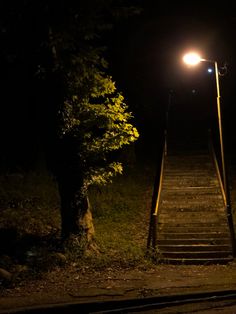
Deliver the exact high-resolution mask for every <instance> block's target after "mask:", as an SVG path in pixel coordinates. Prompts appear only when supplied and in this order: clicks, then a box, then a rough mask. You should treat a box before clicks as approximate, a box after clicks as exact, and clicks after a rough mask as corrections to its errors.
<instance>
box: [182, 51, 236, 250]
mask: <svg viewBox="0 0 236 314" xmlns="http://www.w3.org/2000/svg"><path fill="white" fill-rule="evenodd" d="M183 61H184V62H185V63H186V64H188V65H191V66H195V65H197V64H198V63H200V62H210V63H213V64H214V67H215V80H216V95H217V113H218V127H219V137H220V153H221V163H222V176H223V189H224V194H225V195H224V201H225V205H226V209H227V215H228V223H229V228H230V233H231V239H232V245H233V255H234V256H236V241H235V232H234V223H233V218H232V213H231V206H230V194H229V189H228V182H227V174H226V166H225V153H224V139H223V130H222V119H221V105H220V84H219V70H218V64H217V61H214V60H207V59H203V58H201V57H200V56H199V55H198V54H197V53H195V52H191V53H188V54H186V55H184V57H183Z"/></svg>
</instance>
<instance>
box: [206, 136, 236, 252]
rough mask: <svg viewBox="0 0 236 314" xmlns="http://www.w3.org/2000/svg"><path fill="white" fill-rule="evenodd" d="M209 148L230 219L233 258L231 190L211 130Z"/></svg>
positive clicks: (235, 249)
mask: <svg viewBox="0 0 236 314" xmlns="http://www.w3.org/2000/svg"><path fill="white" fill-rule="evenodd" d="M208 134H209V138H208V139H209V147H210V150H211V153H212V156H213V159H214V164H215V167H216V172H217V176H218V180H219V183H220V188H221V192H222V196H223V200H224V205H225V207H226V211H227V219H228V225H229V229H230V236H231V242H232V249H233V256H234V257H235V256H236V238H235V230H234V222H233V217H232V210H231V202H230V192H229V188H228V183H227V182H226V172H225V174H224V176H225V178H224V180H223V178H222V175H221V172H220V167H219V163H218V160H217V157H216V151H215V149H214V145H213V140H212V137H211V130H209V133H208ZM224 182H225V183H226V185H225V184H224Z"/></svg>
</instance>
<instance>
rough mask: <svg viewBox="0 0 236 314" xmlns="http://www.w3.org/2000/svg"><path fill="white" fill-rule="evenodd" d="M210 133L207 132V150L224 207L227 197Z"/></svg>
mask: <svg viewBox="0 0 236 314" xmlns="http://www.w3.org/2000/svg"><path fill="white" fill-rule="evenodd" d="M210 133H211V130H209V139H208V140H209V141H208V142H209V148H210V152H211V154H212V156H213V161H214V164H215V168H216V173H217V177H218V181H219V183H220V189H221V193H222V197H223V201H224V205H225V206H227V197H226V193H225V188H224V183H223V180H222V175H221V173H220V167H219V163H218V160H217V157H216V152H215V148H214V145H213V142H212V138H211V136H210Z"/></svg>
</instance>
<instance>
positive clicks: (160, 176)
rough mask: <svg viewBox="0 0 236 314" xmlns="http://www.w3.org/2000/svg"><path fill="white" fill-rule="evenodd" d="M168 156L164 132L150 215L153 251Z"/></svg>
mask: <svg viewBox="0 0 236 314" xmlns="http://www.w3.org/2000/svg"><path fill="white" fill-rule="evenodd" d="M166 154H167V131H166V130H165V132H164V145H163V152H162V159H161V167H160V168H159V169H160V170H159V169H158V170H157V174H156V179H155V183H154V189H153V195H152V208H151V215H150V224H149V233H148V239H147V249H148V250H149V249H150V247H151V244H152V249H155V248H156V231H157V215H158V209H159V204H160V196H161V189H162V181H163V171H164V160H165V156H166ZM157 191H158V192H157Z"/></svg>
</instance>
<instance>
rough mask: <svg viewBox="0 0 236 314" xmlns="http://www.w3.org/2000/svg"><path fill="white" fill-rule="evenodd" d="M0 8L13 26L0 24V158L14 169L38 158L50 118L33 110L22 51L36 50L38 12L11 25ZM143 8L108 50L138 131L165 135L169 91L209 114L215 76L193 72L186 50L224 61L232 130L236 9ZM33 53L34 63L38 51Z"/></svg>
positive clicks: (155, 4) (120, 26)
mask: <svg viewBox="0 0 236 314" xmlns="http://www.w3.org/2000/svg"><path fill="white" fill-rule="evenodd" d="M3 3H4V1H3V2H2V4H1V22H2V21H4V23H6V22H7V23H10V24H8V25H10V28H9V29H10V30H11V32H12V34H10V36H9V34H7V36H6V33H5V32H6V29H5V28H4V26H3V25H4V23H1V25H2V26H1V40H2V47H3V51H5V50H6V51H9V54H8V57H7V62H6V59H3V58H2V60H1V69H2V70H1V80H2V82H3V83H2V92H1V99H2V100H1V123H0V124H1V130H0V132H1V143H2V151H3V152H4V153H2V155H1V161H2V164H6V160H10V159H12V160H13V161H15V162H16V164H17V163H22V162H24V160H25V162H26V163H28V162H29V159H31V160H36V159H37V158H38V157H37V156H38V155H40V151H41V145H42V143H41V139H40V134H41V133H42V129H43V124H44V121H45V119H46V120H47V117H43V116H42V111H39V112H38V111H37V110H36V109H35V106H34V103H35V102H36V103H37V104H39V103H40V101H41V100H40V90H39V89H37V90H35V87H34V84H33V83H34V79H35V77H34V74H33V73H34V72H35V71H36V70H37V69H36V68H35V65H34V64H32V63H31V59H30V58H28V56H27V54H25V53H26V51H28V53H29V54H31V51H30V50H31V49H32V47H34V34H32V32H31V31H30V30H31V29H35V28H34V27H33V26H35V24H36V23H37V22H39V23H40V25H42V21H40V15H37V13H36V12H35V15H34V16H31V17H28V16H26V20H25V21H14V19H12V12H11V10H9V7H11V5H9V4H8V10H6V11H5V8H4V5H3ZM16 3H17V2H14V1H13V2H12V8H15V10H18V9H19V10H20V7H19V6H17V5H16ZM131 3H133V1H131ZM140 3H141V4H142V5H143V7H144V9H143V12H142V14H141V15H139V16H134V17H131V18H130V19H128V20H126V21H122V22H121V23H117V24H116V25H115V27H114V29H113V30H112V36H111V37H110V39H109V45H108V51H107V57H108V60H109V63H110V71H111V74H112V76H113V79H114V81H116V83H117V86H118V88H119V89H120V90H122V91H123V94H124V96H125V97H126V99H127V103H128V105H129V106H130V109H131V111H132V112H133V114H134V116H135V123H136V124H137V126H138V127H139V128H140V129H139V130H140V132H143V133H145V132H147V134H148V136H152V132H156V131H157V132H161V131H162V129H163V110H164V108H165V106H166V104H167V102H168V97H169V93H170V90H171V91H173V92H174V94H173V95H174V98H173V99H174V102H175V103H176V104H178V103H180V102H188V103H189V106H190V105H191V103H190V102H191V99H192V98H191V97H192V95H193V91H194V93H195V91H196V92H197V95H199V106H201V108H202V110H204V106H205V108H206V110H210V109H209V108H210V107H209V106H212V105H213V103H214V102H215V100H214V96H215V94H214V93H215V91H214V88H215V87H214V73H211V74H209V73H208V72H207V68H208V64H206V63H204V64H203V63H202V64H201V65H200V66H199V67H198V68H195V69H191V70H190V69H188V68H187V67H186V66H184V65H183V63H182V60H181V59H182V55H183V54H184V53H185V52H186V51H188V50H189V49H190V50H195V49H197V50H198V51H200V52H201V53H202V57H203V58H206V59H213V60H217V61H218V63H219V66H223V65H224V63H225V62H227V74H226V75H225V76H224V77H222V78H221V93H222V105H223V106H224V111H225V119H226V120H227V126H228V129H229V133H231V134H233V133H235V130H234V124H235V123H234V115H235V109H234V106H235V104H234V97H235V96H234V93H235V79H236V44H235V38H236V12H235V11H234V8H233V6H230V5H222V4H221V5H217V4H214V11H213V10H212V5H209V6H207V5H206V4H204V6H202V5H198V2H191V6H190V5H187V6H186V5H181V4H179V3H177V2H176V3H175V2H173V1H165V3H161V2H159V1H143V2H142V1H140ZM234 12H235V14H234ZM31 24H32V25H31ZM31 26H32V27H31ZM41 27H42V26H41ZM16 47H17V49H19V51H21V52H22V56H21V58H20V59H19V60H14V55H13V54H11V51H12V50H14V49H16ZM23 47H24V49H23ZM32 53H34V54H35V55H34V57H35V58H36V59H37V58H38V56H37V51H34V52H32ZM42 106H43V104H42ZM207 106H208V107H207ZM207 108H208V109H207ZM202 112H203V111H202ZM40 114H41V115H40ZM39 130H40V131H39ZM43 132H47V130H44V131H43ZM234 142H235V139H234V137H233V136H232V143H234ZM26 155H27V156H28V158H26V159H25V156H26Z"/></svg>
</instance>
